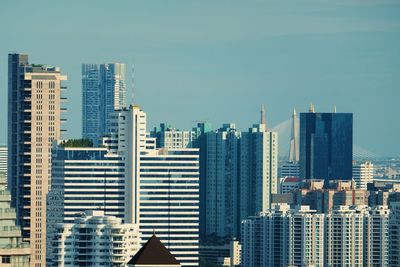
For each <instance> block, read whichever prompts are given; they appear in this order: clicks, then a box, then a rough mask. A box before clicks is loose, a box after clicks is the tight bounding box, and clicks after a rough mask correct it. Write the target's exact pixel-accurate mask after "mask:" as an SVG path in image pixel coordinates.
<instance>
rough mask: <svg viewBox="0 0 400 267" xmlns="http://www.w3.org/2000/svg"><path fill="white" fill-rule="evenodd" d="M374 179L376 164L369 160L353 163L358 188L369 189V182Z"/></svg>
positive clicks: (354, 177)
mask: <svg viewBox="0 0 400 267" xmlns="http://www.w3.org/2000/svg"><path fill="white" fill-rule="evenodd" d="M373 179H374V165H373V164H372V163H371V162H369V161H367V162H364V163H359V164H354V165H353V180H354V182H355V187H356V188H357V189H364V190H366V189H367V184H368V183H372V181H373Z"/></svg>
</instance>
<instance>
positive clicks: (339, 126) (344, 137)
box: [300, 106, 353, 181]
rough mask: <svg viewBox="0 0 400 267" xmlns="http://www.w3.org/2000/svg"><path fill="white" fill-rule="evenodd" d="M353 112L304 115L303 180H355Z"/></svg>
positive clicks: (302, 145) (301, 164) (302, 136)
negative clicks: (353, 165) (353, 170)
mask: <svg viewBox="0 0 400 267" xmlns="http://www.w3.org/2000/svg"><path fill="white" fill-rule="evenodd" d="M352 157H353V114H352V113H315V112H314V108H313V106H312V108H311V109H310V112H309V113H300V177H301V178H306V179H324V180H325V181H328V180H332V179H333V180H351V178H352Z"/></svg>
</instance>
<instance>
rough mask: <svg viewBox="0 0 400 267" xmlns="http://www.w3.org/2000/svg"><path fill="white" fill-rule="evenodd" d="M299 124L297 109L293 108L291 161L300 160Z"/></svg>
mask: <svg viewBox="0 0 400 267" xmlns="http://www.w3.org/2000/svg"><path fill="white" fill-rule="evenodd" d="M298 134H299V126H298V122H297V114H296V109H295V108H294V109H293V115H292V134H291V137H290V151H289V162H298V161H299V141H298V138H299V137H298Z"/></svg>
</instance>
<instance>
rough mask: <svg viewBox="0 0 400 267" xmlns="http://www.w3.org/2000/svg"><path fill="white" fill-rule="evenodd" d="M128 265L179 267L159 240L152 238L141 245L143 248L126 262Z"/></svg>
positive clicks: (154, 236)
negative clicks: (171, 266) (169, 266)
mask: <svg viewBox="0 0 400 267" xmlns="http://www.w3.org/2000/svg"><path fill="white" fill-rule="evenodd" d="M128 265H152V266H153V265H160V266H168V265H173V266H176V265H178V266H180V263H179V262H178V261H177V260H176V259H175V257H174V256H173V255H172V254H171V252H169V250H168V249H167V248H166V247H165V246H164V245H163V244H162V243H161V241H160V239H158V237H157V236H156V235H155V234H153V236H152V237H151V238H150V239H149V240H148V241H147V242H146V244H144V245H143V247H142V248H141V249H140V250H139V251H138V252H137V253H136V254H135V256H133V258H132V259H131V260H130V261H129V262H128Z"/></svg>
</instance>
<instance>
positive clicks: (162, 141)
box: [151, 123, 195, 149]
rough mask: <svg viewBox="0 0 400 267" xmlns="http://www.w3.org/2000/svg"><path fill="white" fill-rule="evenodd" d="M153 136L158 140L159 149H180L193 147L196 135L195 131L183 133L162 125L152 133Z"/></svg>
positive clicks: (165, 124)
mask: <svg viewBox="0 0 400 267" xmlns="http://www.w3.org/2000/svg"><path fill="white" fill-rule="evenodd" d="M151 136H152V137H155V138H156V139H157V147H158V148H170V149H180V148H187V147H192V146H193V144H192V142H193V140H194V138H195V133H194V132H193V131H181V130H178V129H175V128H173V127H171V126H170V125H168V124H167V123H160V126H159V127H155V128H154V130H153V131H152V132H151Z"/></svg>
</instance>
